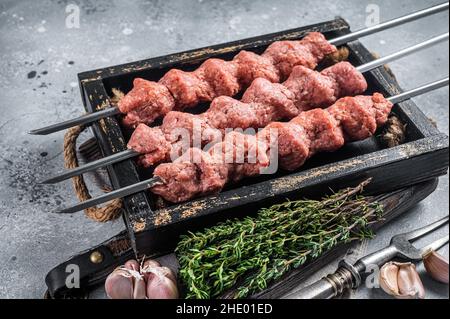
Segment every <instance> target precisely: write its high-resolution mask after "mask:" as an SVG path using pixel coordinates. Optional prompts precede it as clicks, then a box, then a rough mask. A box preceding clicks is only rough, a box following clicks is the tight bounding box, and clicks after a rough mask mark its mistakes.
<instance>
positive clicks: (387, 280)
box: [380, 262, 425, 299]
mask: <svg viewBox="0 0 450 319" xmlns="http://www.w3.org/2000/svg"><path fill="white" fill-rule="evenodd" d="M380 287H381V288H382V289H383V290H384V291H385V292H386V293H387V294H389V295H391V296H394V297H395V298H398V299H412V298H421V299H423V298H424V297H425V289H424V287H423V284H422V281H421V280H420V277H419V274H418V273H417V270H416V267H415V266H414V264H412V263H398V262H388V263H386V264H384V265H383V267H381V270H380Z"/></svg>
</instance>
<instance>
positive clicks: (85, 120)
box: [28, 2, 449, 135]
mask: <svg viewBox="0 0 450 319" xmlns="http://www.w3.org/2000/svg"><path fill="white" fill-rule="evenodd" d="M448 8H449V3H448V2H446V3H442V4H439V5H436V6H433V7H431V8H427V9H424V10H420V11H417V12H414V13H411V14H408V15H405V16H402V17H399V18H396V19H393V20H389V21H386V22H383V23H380V24H378V25H375V26H372V27H368V28H365V29H361V30H358V31H355V32H352V33H349V34H346V35H344V36H341V37H338V38H335V39H332V40H330V41H329V42H330V43H331V44H334V45H336V46H339V45H342V44H345V43H347V42H350V41H354V40H356V39H358V38H360V37H363V36H367V35H370V34H374V33H377V32H380V31H383V30H386V29H389V28H393V27H396V26H399V25H402V24H405V23H408V22H411V21H415V20H418V19H421V18H424V17H427V16H430V15H433V14H436V13H439V12H442V11H446V10H448ZM118 114H120V111H119V109H118V108H117V107H111V108H108V109H106V110H101V111H96V112H93V113H91V114H87V115H82V116H79V117H77V118H74V119H70V120H67V121H64V122H60V123H56V124H52V125H50V126H46V127H43V128H39V129H35V130H31V131H29V132H28V133H29V134H33V135H47V134H50V133H54V132H57V131H60V130H63V129H67V128H69V127H72V126H76V125H86V124H89V123H92V122H95V121H97V120H99V119H101V118H105V117H109V116H115V115H118Z"/></svg>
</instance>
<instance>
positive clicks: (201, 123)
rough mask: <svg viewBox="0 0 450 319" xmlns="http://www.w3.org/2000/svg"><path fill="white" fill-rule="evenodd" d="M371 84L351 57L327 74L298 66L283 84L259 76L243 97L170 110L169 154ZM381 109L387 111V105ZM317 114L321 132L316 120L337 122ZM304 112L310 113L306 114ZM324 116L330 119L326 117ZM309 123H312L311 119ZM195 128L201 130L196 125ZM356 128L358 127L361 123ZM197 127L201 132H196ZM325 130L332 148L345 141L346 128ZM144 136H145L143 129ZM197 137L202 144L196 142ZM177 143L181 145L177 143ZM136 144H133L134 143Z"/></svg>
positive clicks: (167, 125) (165, 127)
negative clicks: (196, 110) (199, 108)
mask: <svg viewBox="0 0 450 319" xmlns="http://www.w3.org/2000/svg"><path fill="white" fill-rule="evenodd" d="M325 74H326V75H325ZM366 88H367V83H366V81H365V79H364V77H363V76H362V75H361V74H360V73H359V72H358V71H357V70H356V69H355V68H354V67H352V66H351V65H350V64H348V63H346V62H342V63H339V64H336V65H334V66H332V67H330V68H328V69H325V70H324V71H322V72H321V73H318V72H316V71H312V70H309V69H307V68H305V67H303V66H296V67H294V70H293V71H292V73H291V75H290V77H289V78H288V79H287V80H286V81H285V82H284V83H282V84H278V83H271V82H270V81H268V80H266V79H263V78H258V79H256V80H255V81H253V83H252V85H251V86H250V87H249V88H248V89H247V91H246V92H245V93H244V95H243V97H242V100H241V101H238V100H236V99H233V98H231V97H227V96H220V97H218V98H216V99H214V100H213V102H212V103H211V106H210V108H209V109H208V111H207V112H205V113H203V114H199V115H192V114H188V113H182V112H176V111H171V112H169V113H168V114H167V115H166V117H165V118H164V121H163V124H162V126H161V128H160V129H161V130H162V131H163V133H164V135H165V136H166V138H167V141H168V142H169V143H171V144H172V148H170V151H172V154H171V156H168V155H166V157H165V158H169V157H170V158H172V159H173V158H176V157H174V156H173V155H177V156H180V155H181V154H182V153H183V152H184V151H185V150H186V149H187V148H188V147H190V146H196V147H202V146H204V145H206V144H211V143H213V142H216V141H218V140H220V135H221V134H225V133H226V129H235V128H241V129H244V130H245V129H248V128H254V129H258V128H263V127H265V126H267V125H268V124H269V123H271V122H273V121H279V120H282V119H291V118H293V117H295V116H296V115H297V114H299V112H300V111H302V110H308V109H311V108H314V107H326V106H329V105H331V104H333V103H334V102H335V101H336V100H337V99H338V97H339V95H338V94H341V93H343V92H344V93H348V92H351V93H362V92H363V91H365V90H366ZM355 112H356V111H355ZM380 112H381V113H382V112H383V109H381V110H380ZM381 113H380V114H381ZM311 114H312V116H318V120H317V119H314V118H312V119H310V120H308V121H309V122H311V123H312V124H311V125H313V126H314V127H316V131H317V130H318V129H319V128H320V126H317V125H316V124H315V123H326V122H327V121H326V120H327V119H328V122H330V125H331V126H332V125H333V123H332V121H333V120H334V119H332V118H331V117H330V115H329V114H328V113H323V112H322V113H321V112H320V111H314V112H312V113H311ZM344 115H345V114H342V116H341V117H342V120H343V121H344V122H343V124H345V125H347V126H349V125H352V124H351V122H350V121H351V118H350V117H349V116H347V115H345V116H344ZM302 116H303V117H304V116H306V114H303V115H302ZM324 117H325V119H322V118H324ZM341 117H337V119H339V120H341ZM304 125H305V126H310V124H308V123H306V122H305V123H304ZM355 125H357V123H356V124H355ZM194 127H197V128H198V129H197V130H194ZM180 129H182V131H183V132H184V133H187V135H186V134H185V135H183V137H184V139H183V140H182V141H180V140H181V138H180V133H179V131H180ZM354 129H357V127H355V128H354ZM194 131H195V132H196V134H197V135H196V134H194ZM323 131H325V132H326V134H332V135H331V136H329V138H330V140H329V144H330V145H329V150H330V151H332V150H333V149H335V148H336V147H340V146H341V144H342V142H343V138H342V133H341V132H340V131H336V132H334V131H330V130H328V127H324V129H323ZM313 133H314V132H313V131H309V134H313ZM314 134H316V135H317V136H318V138H317V139H319V140H321V134H322V133H320V132H315V133H314ZM196 136H197V138H196ZM198 136H200V137H201V138H200V137H198ZM140 138H144V139H145V136H144V135H142V134H140ZM194 140H195V141H197V143H193V141H194ZM195 141H194V142H195ZM150 142H153V136H151V137H150V139H149V143H150ZM141 143H143V144H145V143H146V142H144V141H141ZM174 144H177V145H176V146H174ZM194 144H195V145H194ZM313 144H314V143H313ZM130 147H131V148H132V146H130ZM319 148H321V146H320V147H319ZM166 149H167V148H166ZM155 152H157V153H159V150H158V149H156V150H155ZM314 152H315V151H314V147H312V153H314ZM152 158H154V159H155V160H157V159H159V158H163V157H161V156H160V155H159V154H158V155H157V156H153V155H151V156H149V157H147V160H145V161H141V163H144V164H145V165H146V166H151V165H153V164H156V163H159V162H157V161H155V162H153V163H152V162H151V161H150V159H152ZM287 166H289V165H287Z"/></svg>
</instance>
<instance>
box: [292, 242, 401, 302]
mask: <svg viewBox="0 0 450 319" xmlns="http://www.w3.org/2000/svg"><path fill="white" fill-rule="evenodd" d="M397 253H398V251H397V249H396V248H395V247H393V246H388V247H386V248H384V249H382V250H379V251H377V252H375V253H373V254H370V255H367V256H365V257H363V258H361V259H359V260H358V261H357V262H356V263H354V264H353V265H352V264H350V263H349V262H347V261H346V260H345V259H343V260H341V261H340V262H339V267H338V269H337V270H336V271H335V272H334V273H333V274H329V275H327V276H326V277H324V278H322V279H321V280H319V281H317V282H315V283H313V284H312V285H310V286H308V287H306V288H304V289H302V290H301V291H300V294H299V295H297V298H299V299H330V298H334V297H338V296H340V295H342V293H343V292H344V291H345V290H347V289H356V288H358V287H359V286H360V285H361V283H362V280H363V278H364V277H365V274H366V269H368V268H369V266H373V265H376V266H378V267H380V266H381V265H383V264H384V263H386V262H387V261H389V260H391V259H393V258H394V257H395V256H396V255H397Z"/></svg>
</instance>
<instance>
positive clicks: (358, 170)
mask: <svg viewBox="0 0 450 319" xmlns="http://www.w3.org/2000/svg"><path fill="white" fill-rule="evenodd" d="M310 31H321V32H323V33H324V34H325V35H326V36H327V37H329V38H332V37H335V36H337V35H340V34H343V33H348V32H349V27H348V25H347V24H346V22H345V21H344V20H342V19H336V20H334V21H331V22H325V23H322V24H317V25H314V26H310V27H303V28H298V29H294V30H288V31H285V32H279V33H276V34H270V35H263V36H260V37H256V38H251V39H245V40H241V41H236V42H232V43H226V44H221V45H217V46H212V47H207V48H202V49H197V50H191V51H187V52H182V53H178V54H174V55H169V56H165V57H158V58H154V59H149V60H144V61H138V62H134V63H129V64H125V65H120V66H114V67H111V68H105V69H101V70H94V71H89V72H85V73H82V74H80V75H79V79H80V85H81V87H82V92H83V96H84V101H85V107H86V109H87V110H88V111H93V110H96V109H102V108H105V107H110V106H111V100H110V99H111V96H110V95H111V91H112V88H119V89H121V90H123V91H125V92H126V91H127V90H129V89H130V88H131V83H132V79H133V78H134V77H136V76H141V77H144V78H147V79H153V80H157V79H159V77H160V76H162V75H163V74H164V72H166V71H167V70H168V69H170V68H173V67H177V68H181V69H184V70H192V69H193V68H195V67H197V66H198V65H199V64H200V63H201V62H202V61H203V60H205V59H207V58H209V57H213V56H214V57H220V58H225V59H229V58H231V57H232V56H234V54H236V53H237V52H238V51H239V50H242V49H247V50H253V51H255V52H262V51H263V50H264V49H265V48H266V47H267V46H268V45H269V44H270V43H272V42H274V41H277V40H283V39H300V38H301V37H302V36H304V35H305V34H306V33H307V32H310ZM348 48H349V50H350V53H351V54H350V57H349V60H350V61H351V62H352V63H353V64H354V65H360V64H362V63H365V62H367V61H370V60H372V59H373V56H372V54H371V53H370V52H369V50H368V49H366V48H365V47H364V46H362V44H361V43H359V42H357V41H355V42H352V43H349V44H348ZM366 78H367V80H368V83H369V86H370V89H369V92H372V91H379V92H381V93H384V94H386V95H392V94H396V93H398V92H400V91H401V89H400V87H399V86H398V84H397V82H396V81H395V79H394V78H393V77H392V76H391V75H390V74H389V73H388V72H387V71H386V70H385V69H384V68H379V69H377V70H375V71H372V72H370V73H368V74H366ZM206 107H207V105H200V106H199V107H198V109H194V110H192V112H199V111H200V110H202V109H204V108H206ZM393 112H394V113H395V114H396V115H397V116H398V117H399V118H400V119H401V120H402V121H403V122H404V123H406V124H407V134H406V135H407V136H406V137H407V140H406V142H405V143H404V144H403V145H400V146H398V147H395V148H391V149H386V148H385V147H384V146H383V145H382V144H381V143H379V141H378V140H377V138H373V139H368V140H366V141H363V142H358V143H354V144H351V145H348V146H346V147H344V148H343V149H342V150H340V151H338V152H336V153H333V154H332V155H329V154H325V155H319V156H316V157H315V158H313V159H311V161H309V162H308V163H307V165H305V167H303V168H302V169H301V170H299V171H298V172H294V173H286V172H279V173H277V174H275V175H273V176H267V175H266V176H262V177H260V178H255V179H248V180H246V181H244V182H242V183H239V184H236V185H232V186H230V187H227V188H226V189H225V191H224V192H222V193H220V194H218V195H216V196H210V197H206V198H200V199H196V200H193V201H190V202H187V203H183V204H178V205H170V206H167V207H166V208H164V209H156V208H155V198H154V197H153V196H151V195H149V194H148V193H146V192H141V193H138V194H135V195H132V196H128V197H127V198H125V200H124V207H125V214H124V220H125V223H126V225H127V230H128V233H129V236H130V238H131V242H132V245H133V248H134V250H135V252H136V254H138V255H144V254H145V255H147V256H148V255H153V254H161V253H164V252H167V251H171V250H172V249H173V247H174V245H175V244H176V242H177V240H178V236H179V234H180V233H183V232H185V231H187V230H195V229H199V228H202V227H205V226H208V225H212V224H213V223H215V222H217V221H220V220H224V219H226V218H231V217H236V216H242V215H245V214H248V213H251V212H255V211H256V210H257V209H258V208H259V207H261V206H263V205H270V204H273V203H275V202H278V201H280V200H282V199H284V198H287V197H290V198H298V197H304V196H309V197H314V196H318V195H322V194H323V193H324V192H327V191H328V190H329V188H330V187H333V188H335V189H337V188H341V187H344V186H345V185H347V184H349V183H355V182H358V181H361V180H362V179H365V178H367V177H373V179H374V180H373V183H371V185H370V187H369V188H368V191H369V192H380V191H383V192H385V191H390V190H393V189H398V188H400V187H404V186H408V185H412V184H416V183H418V182H421V181H424V180H427V179H430V178H434V177H437V176H440V175H443V174H445V173H446V171H447V168H448V137H447V136H445V135H442V134H440V133H439V132H438V131H437V129H436V128H435V127H434V126H433V125H432V124H431V123H430V122H429V120H428V119H427V118H426V117H425V116H424V114H423V113H422V112H421V111H420V109H419V107H417V106H416V105H415V104H414V102H412V101H407V102H404V103H400V104H398V105H396V106H395V107H394V109H393ZM92 128H93V131H94V134H95V136H96V138H97V140H98V142H99V145H100V148H101V150H102V153H103V154H104V155H109V154H111V153H114V152H117V151H121V150H124V149H125V148H126V141H127V137H128V136H129V134H130V132H129V131H127V130H125V129H123V128H122V127H121V125H120V123H119V121H118V120H117V119H116V118H108V119H104V120H101V121H99V122H98V123H96V124H94V125H93V126H92ZM108 172H109V175H110V177H111V181H112V185H113V186H114V187H115V188H119V187H123V186H126V185H130V184H133V183H136V182H137V181H139V180H141V179H143V178H145V177H148V176H149V175H150V174H149V172H143V170H141V169H139V168H137V167H136V165H135V164H134V163H133V161H131V160H128V161H125V162H123V163H119V164H115V165H113V166H111V167H108ZM150 173H151V170H150Z"/></svg>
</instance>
